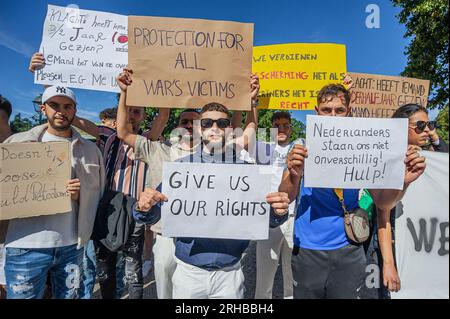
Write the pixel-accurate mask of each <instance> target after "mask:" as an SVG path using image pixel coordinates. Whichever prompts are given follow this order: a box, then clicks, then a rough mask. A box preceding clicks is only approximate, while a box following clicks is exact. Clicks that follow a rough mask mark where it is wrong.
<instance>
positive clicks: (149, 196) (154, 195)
mask: <svg viewBox="0 0 450 319" xmlns="http://www.w3.org/2000/svg"><path fill="white" fill-rule="evenodd" d="M167 200H168V199H167V197H166V196H165V195H164V194H162V193H160V192H158V191H157V190H154V189H151V188H146V189H145V190H144V191H143V192H142V193H141V195H140V197H139V201H138V206H137V209H138V210H139V211H141V212H148V211H149V210H150V209H151V208H152V207H153V206H155V205H156V204H158V203H159V202H167Z"/></svg>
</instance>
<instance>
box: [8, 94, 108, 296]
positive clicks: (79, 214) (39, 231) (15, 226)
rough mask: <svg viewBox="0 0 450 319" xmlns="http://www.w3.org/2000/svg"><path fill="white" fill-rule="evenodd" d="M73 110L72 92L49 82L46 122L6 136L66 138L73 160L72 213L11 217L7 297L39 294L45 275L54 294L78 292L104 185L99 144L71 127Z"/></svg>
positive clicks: (44, 103) (40, 139) (14, 138)
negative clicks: (85, 254) (48, 278)
mask: <svg viewBox="0 0 450 319" xmlns="http://www.w3.org/2000/svg"><path fill="white" fill-rule="evenodd" d="M76 110H77V108H76V99H75V94H74V93H73V92H72V91H71V90H70V89H68V88H65V87H60V86H57V87H55V86H52V87H48V88H47V89H46V90H45V91H44V93H43V95H42V105H41V111H42V112H43V113H44V114H45V115H46V117H47V119H48V124H44V125H41V126H37V127H35V128H32V129H31V130H29V131H27V132H23V133H18V134H15V135H12V136H11V137H9V138H8V139H7V140H6V141H5V143H13V142H50V141H67V142H69V143H70V150H71V152H70V156H71V163H72V178H71V180H69V181H68V183H67V191H68V193H69V194H70V197H71V200H72V210H71V211H70V212H66V213H59V214H56V215H47V216H36V217H29V218H16V219H11V220H10V221H9V225H8V230H7V235H6V241H5V247H6V253H5V257H6V259H5V275H6V284H7V285H6V287H7V298H8V299H32V298H42V297H43V295H44V290H45V286H46V280H47V275H48V274H50V279H51V287H52V295H53V297H54V298H55V299H75V298H77V297H78V289H79V288H80V284H82V281H81V280H80V267H81V265H82V260H83V249H82V248H83V246H84V245H85V244H86V243H87V242H88V240H89V238H90V236H91V233H92V229H93V226H94V220H95V214H96V212H97V206H98V202H99V201H100V198H101V196H102V193H103V189H104V186H105V182H104V178H105V168H104V166H103V158H102V155H101V153H100V151H99V150H98V148H97V146H96V145H95V144H94V143H92V142H90V141H88V140H85V139H83V138H82V137H81V135H80V134H79V133H78V132H76V131H75V130H73V129H72V128H71V124H72V121H73V119H74V117H75V114H76ZM0 237H1V236H0Z"/></svg>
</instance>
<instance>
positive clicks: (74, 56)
mask: <svg viewBox="0 0 450 319" xmlns="http://www.w3.org/2000/svg"><path fill="white" fill-rule="evenodd" d="M39 52H41V53H42V54H43V55H44V58H45V67H44V68H43V69H41V70H37V71H35V76H34V77H35V83H38V84H45V85H63V86H68V87H72V88H80V89H91V90H99V91H107V92H119V87H118V85H117V82H116V77H117V75H118V74H119V73H120V72H122V69H123V68H124V67H125V66H126V65H127V64H128V17H127V16H124V15H119V14H113V13H109V12H100V11H92V10H82V9H79V8H78V7H76V6H73V5H71V6H68V7H59V6H54V5H48V9H47V15H46V17H45V21H44V29H43V32H42V42H41V46H40V49H39Z"/></svg>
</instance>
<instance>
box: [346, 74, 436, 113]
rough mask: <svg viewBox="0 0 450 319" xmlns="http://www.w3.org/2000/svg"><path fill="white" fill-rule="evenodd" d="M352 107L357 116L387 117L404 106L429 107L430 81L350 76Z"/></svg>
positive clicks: (395, 77)
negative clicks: (417, 105) (410, 104)
mask: <svg viewBox="0 0 450 319" xmlns="http://www.w3.org/2000/svg"><path fill="white" fill-rule="evenodd" d="M349 75H350V76H351V77H352V80H353V85H352V87H351V89H350V107H351V109H352V115H353V116H354V117H385V118H390V117H392V114H394V112H395V111H396V110H397V109H398V108H399V107H400V106H402V105H405V104H408V103H416V104H420V105H422V106H427V103H428V92H429V89H430V81H428V80H419V79H414V78H404V77H399V76H385V75H375V74H363V73H349Z"/></svg>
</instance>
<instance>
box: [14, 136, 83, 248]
mask: <svg viewBox="0 0 450 319" xmlns="http://www.w3.org/2000/svg"><path fill="white" fill-rule="evenodd" d="M61 141H69V142H71V141H72V139H71V138H62V137H58V136H55V135H52V134H50V133H48V132H45V133H44V135H43V136H42V142H61ZM73 175H74V170H72V178H76V177H75V176H73ZM77 206H78V205H77V204H76V203H75V202H73V201H72V211H71V212H68V213H61V214H56V215H47V216H36V217H28V218H16V219H12V220H10V221H9V226H8V233H7V236H6V247H11V248H56V247H64V246H70V245H75V244H77V243H78V207H77Z"/></svg>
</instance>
